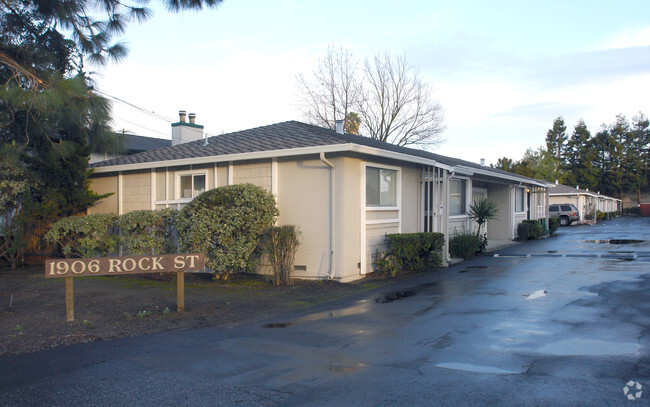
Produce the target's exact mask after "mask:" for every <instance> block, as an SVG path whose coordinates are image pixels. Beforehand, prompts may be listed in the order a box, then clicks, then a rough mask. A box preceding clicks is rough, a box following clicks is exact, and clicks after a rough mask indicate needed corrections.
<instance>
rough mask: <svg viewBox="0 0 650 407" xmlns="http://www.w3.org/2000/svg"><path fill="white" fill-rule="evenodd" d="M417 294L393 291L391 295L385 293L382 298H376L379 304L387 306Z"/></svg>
mask: <svg viewBox="0 0 650 407" xmlns="http://www.w3.org/2000/svg"><path fill="white" fill-rule="evenodd" d="M415 294H416V292H415V291H393V292H390V293H384V294H382V295H381V297H377V298H375V302H376V303H377V304H386V303H389V302H393V301H397V300H401V299H402V298H408V297H412V296H414V295H415Z"/></svg>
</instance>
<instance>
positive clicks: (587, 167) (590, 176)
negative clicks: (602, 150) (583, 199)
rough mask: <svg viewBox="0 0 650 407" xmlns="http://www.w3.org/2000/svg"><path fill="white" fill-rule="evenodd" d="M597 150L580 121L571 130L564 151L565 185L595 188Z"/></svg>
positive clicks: (582, 122)
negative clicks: (571, 132)
mask: <svg viewBox="0 0 650 407" xmlns="http://www.w3.org/2000/svg"><path fill="white" fill-rule="evenodd" d="M596 154H597V150H595V149H594V144H593V140H592V137H591V133H590V132H589V129H587V125H586V124H585V122H584V120H582V119H580V120H579V121H578V123H577V124H576V125H575V127H574V129H573V134H572V135H571V138H570V139H569V141H568V142H567V147H566V150H565V160H564V162H565V164H564V172H565V182H564V183H565V184H568V185H572V186H578V185H580V188H582V189H586V188H592V189H593V188H596V187H597V185H598V172H597V169H596V168H595V167H594V162H595V161H596Z"/></svg>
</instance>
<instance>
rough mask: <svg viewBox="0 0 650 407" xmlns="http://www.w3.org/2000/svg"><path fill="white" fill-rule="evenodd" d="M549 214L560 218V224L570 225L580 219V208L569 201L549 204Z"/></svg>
mask: <svg viewBox="0 0 650 407" xmlns="http://www.w3.org/2000/svg"><path fill="white" fill-rule="evenodd" d="M548 216H549V217H551V218H558V219H560V225H562V226H569V225H570V224H571V223H572V222H575V221H577V220H580V212H578V208H576V206H575V205H573V204H569V203H565V204H553V205H549V206H548Z"/></svg>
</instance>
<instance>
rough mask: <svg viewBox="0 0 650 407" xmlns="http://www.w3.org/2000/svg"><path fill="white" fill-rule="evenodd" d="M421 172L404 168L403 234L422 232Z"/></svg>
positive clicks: (408, 167)
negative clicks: (420, 211)
mask: <svg viewBox="0 0 650 407" xmlns="http://www.w3.org/2000/svg"><path fill="white" fill-rule="evenodd" d="M419 197H420V170H419V169H418V168H417V167H415V166H405V167H402V213H401V218H402V227H401V229H402V233H417V232H419V231H420V213H419V207H420V206H419V202H418V200H419Z"/></svg>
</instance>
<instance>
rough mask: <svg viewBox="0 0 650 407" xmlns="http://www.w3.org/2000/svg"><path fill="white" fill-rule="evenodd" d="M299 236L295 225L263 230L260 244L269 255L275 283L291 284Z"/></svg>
mask: <svg viewBox="0 0 650 407" xmlns="http://www.w3.org/2000/svg"><path fill="white" fill-rule="evenodd" d="M299 236H300V232H299V231H298V227H297V226H295V225H285V226H273V227H270V228H268V229H266V231H265V232H264V237H263V242H262V246H263V247H264V251H265V252H266V254H268V256H269V260H270V262H271V267H272V268H273V283H274V284H275V285H286V284H291V273H292V272H293V262H294V260H295V258H296V251H298V246H299V245H300V239H299Z"/></svg>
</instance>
